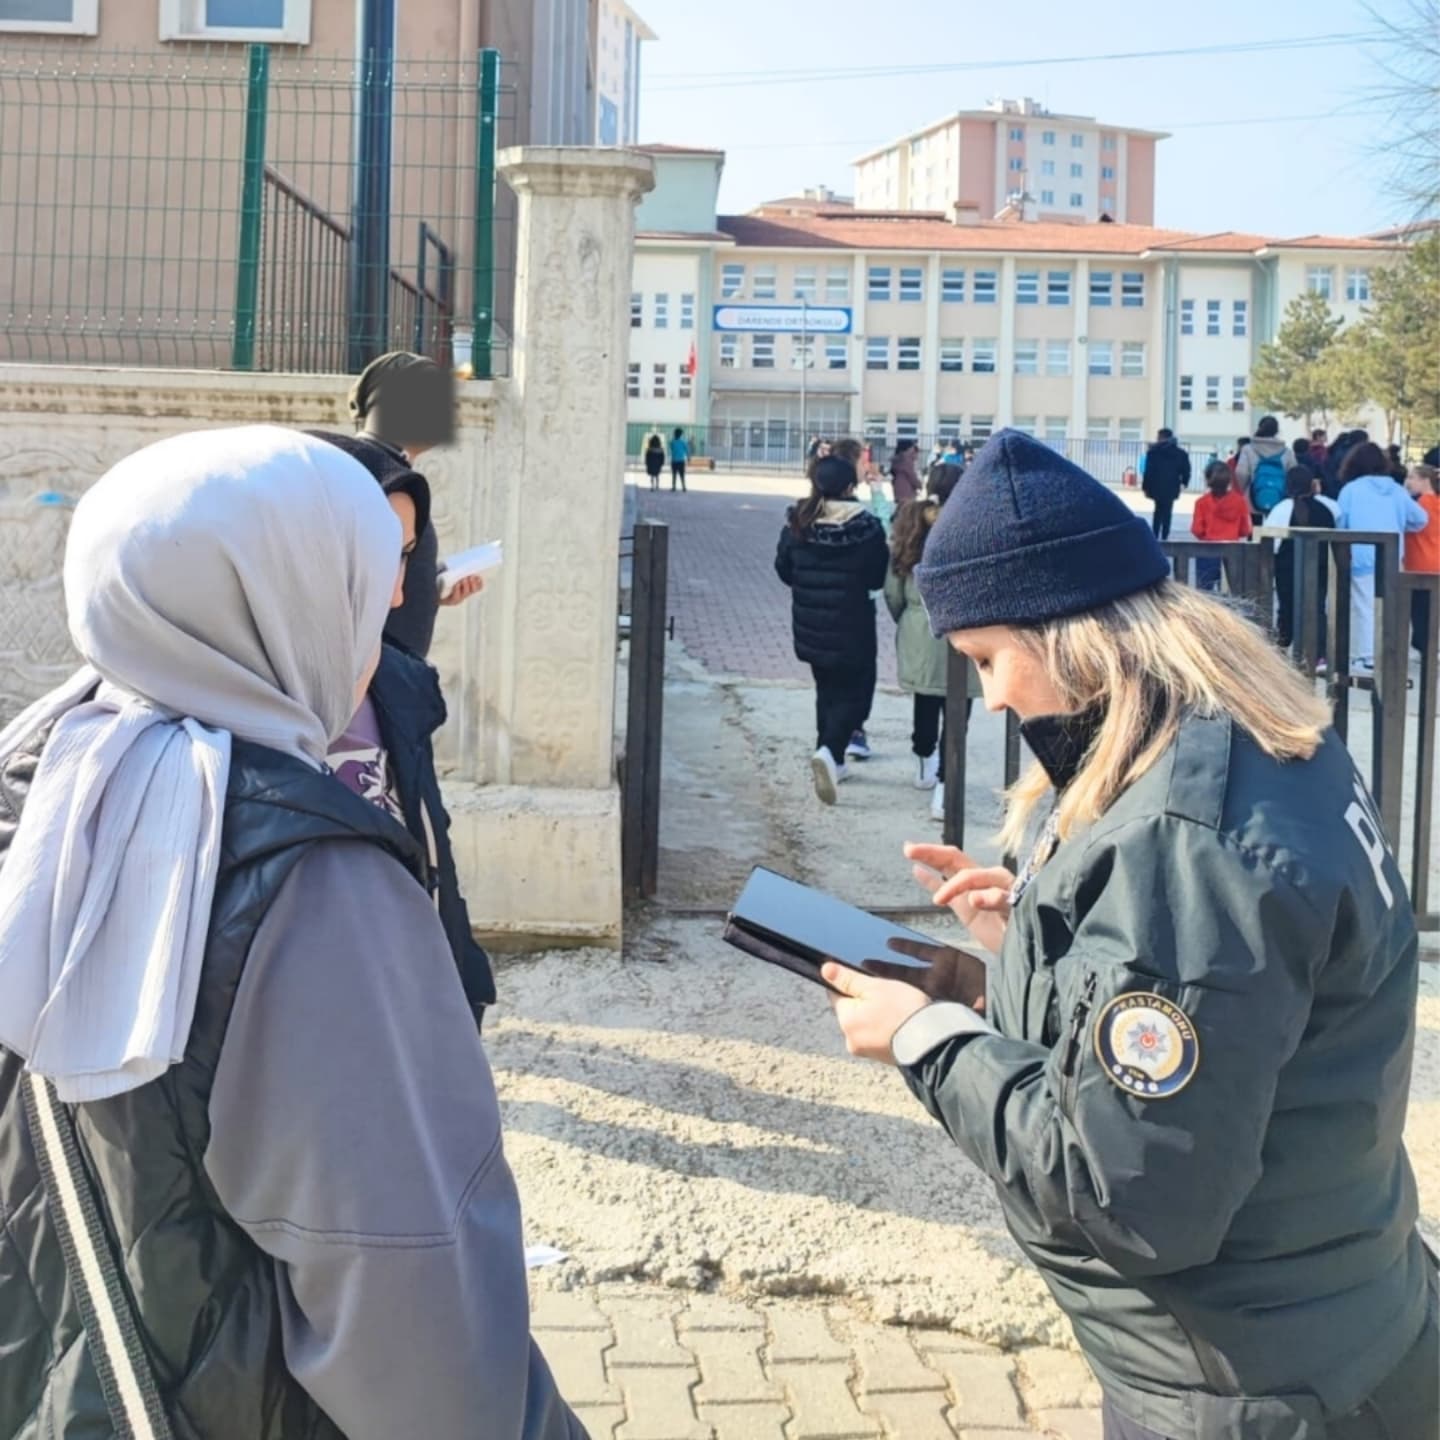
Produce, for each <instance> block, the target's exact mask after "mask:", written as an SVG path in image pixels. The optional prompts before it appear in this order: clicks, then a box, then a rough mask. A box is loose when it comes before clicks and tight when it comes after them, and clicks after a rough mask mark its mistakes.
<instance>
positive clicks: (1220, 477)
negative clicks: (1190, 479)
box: [1190, 460, 1254, 590]
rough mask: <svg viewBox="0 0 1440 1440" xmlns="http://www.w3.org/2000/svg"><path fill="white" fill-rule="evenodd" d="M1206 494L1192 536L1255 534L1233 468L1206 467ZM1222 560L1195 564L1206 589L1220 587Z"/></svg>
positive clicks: (1228, 538) (1223, 465) (1217, 464)
mask: <svg viewBox="0 0 1440 1440" xmlns="http://www.w3.org/2000/svg"><path fill="white" fill-rule="evenodd" d="M1205 487H1206V493H1205V494H1204V495H1202V496H1201V497H1200V498H1199V500H1197V501H1196V502H1195V514H1194V516H1193V518H1192V519H1191V521H1190V533H1191V534H1192V535H1194V537H1195V538H1196V539H1197V540H1208V541H1211V542H1215V541H1232V540H1248V539H1249V538H1250V536H1251V535H1252V534H1253V533H1254V525H1253V524H1252V522H1251V519H1250V506H1249V505H1248V504H1247V503H1246V501H1245V498H1244V496H1242V495H1239V494H1237V493H1236V491H1235V488H1234V482H1233V481H1232V480H1231V479H1230V467H1229V466H1228V465H1227V464H1226V463H1225V462H1224V461H1223V460H1212V461H1211V462H1210V463H1209V464H1208V465H1207V466H1206V467H1205ZM1221 563H1222V562H1221V561H1219V560H1212V559H1200V560H1197V561H1196V562H1195V583H1196V584H1197V585H1198V586H1199V587H1200V588H1201V589H1202V590H1218V589H1219V588H1220V568H1221Z"/></svg>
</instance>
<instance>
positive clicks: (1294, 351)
mask: <svg viewBox="0 0 1440 1440" xmlns="http://www.w3.org/2000/svg"><path fill="white" fill-rule="evenodd" d="M1344 323H1345V322H1344V321H1343V320H1342V319H1341V318H1340V317H1339V316H1338V315H1335V314H1332V313H1331V310H1330V306H1329V305H1328V304H1327V303H1326V301H1325V298H1324V296H1322V295H1308V294H1307V295H1297V296H1296V297H1295V299H1293V300H1292V301H1291V302H1290V303H1289V305H1287V306H1286V307H1285V319H1284V320H1283V321H1282V322H1281V325H1280V328H1279V330H1278V331H1277V332H1276V334H1275V338H1274V340H1272V341H1271V342H1270V343H1269V344H1268V345H1262V346H1261V347H1260V354H1259V357H1258V358H1257V359H1256V361H1255V368H1254V370H1252V371H1251V373H1250V399H1251V401H1252V402H1253V403H1254V404H1255V405H1256V406H1258V407H1259V408H1260V409H1261V410H1270V411H1275V412H1277V413H1278V414H1281V415H1286V416H1288V417H1289V418H1290V419H1291V420H1300V419H1303V420H1304V421H1305V428H1306V429H1307V430H1308V429H1309V428H1310V427H1311V426H1312V425H1313V424H1314V423H1315V421H1316V419H1317V417H1318V418H1319V419H1320V420H1321V421H1322V422H1323V423H1325V424H1327V425H1328V424H1329V415H1330V411H1331V410H1334V409H1338V408H1339V404H1338V403H1337V402H1339V401H1341V400H1342V399H1343V398H1346V397H1343V396H1341V395H1339V394H1338V393H1336V391H1335V388H1334V387H1335V383H1336V378H1337V377H1336V376H1335V375H1334V374H1333V373H1331V367H1327V365H1326V364H1325V360H1326V357H1327V355H1328V353H1329V351H1330V349H1331V347H1332V346H1333V345H1334V344H1335V337H1336V336H1337V335H1338V334H1339V333H1340V327H1341V326H1342V325H1343V324H1344Z"/></svg>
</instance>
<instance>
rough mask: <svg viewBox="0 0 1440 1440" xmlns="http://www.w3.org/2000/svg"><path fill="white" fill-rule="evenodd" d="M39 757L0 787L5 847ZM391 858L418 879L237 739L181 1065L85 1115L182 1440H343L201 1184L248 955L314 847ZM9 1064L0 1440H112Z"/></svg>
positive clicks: (297, 765) (271, 1302)
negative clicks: (338, 846)
mask: <svg viewBox="0 0 1440 1440" xmlns="http://www.w3.org/2000/svg"><path fill="white" fill-rule="evenodd" d="M37 757H38V749H37V750H36V751H35V752H34V753H31V754H29V755H17V756H15V757H14V758H13V759H12V761H11V763H10V765H9V766H8V767H7V770H6V773H5V775H4V776H3V777H0V854H3V853H4V852H5V851H8V848H9V844H10V839H11V837H12V836H13V834H14V831H15V827H16V823H17V821H18V818H19V810H20V806H21V804H22V803H23V800H24V795H25V792H26V791H27V790H28V787H29V782H30V779H31V778H32V777H33V774H34V767H35V762H36V759H37ZM326 840H349V841H354V842H356V843H358V844H372V845H379V846H380V847H381V848H383V849H386V850H388V851H389V852H390V853H391V854H393V855H394V856H395V858H396V860H397V862H399V863H401V864H403V865H404V866H405V867H406V868H407V869H408V870H409V871H410V872H411V873H412V874H414V875H415V877H416V878H417V880H418V879H420V878H421V877H422V876H423V874H424V861H423V857H422V856H421V855H420V853H419V851H418V849H417V848H416V846H415V845H414V842H413V841H412V840H411V839H410V837H409V836H408V835H407V834H406V833H405V831H404V829H403V828H402V827H401V826H399V825H398V824H396V823H395V822H394V821H393V820H392V819H390V817H389V816H388V815H386V814H385V813H384V812H383V811H382V810H380V809H379V808H378V807H376V806H374V805H370V804H367V803H366V802H365V801H363V800H361V799H360V798H359V797H358V796H356V795H354V794H352V793H351V792H350V791H349V790H347V789H346V788H345V787H344V786H342V785H340V784H338V783H337V782H336V781H335V780H333V779H331V778H329V777H328V776H325V775H321V774H319V773H317V772H315V771H312V770H310V769H308V768H307V767H306V766H305V765H303V764H302V763H301V762H299V761H298V760H293V759H290V758H289V757H287V756H284V755H280V754H277V753H276V752H274V751H271V750H266V749H262V748H260V747H259V746H255V745H249V744H245V743H242V742H240V741H236V742H235V746H234V752H233V756H232V760H231V769H230V783H229V790H228V796H227V801H226V809H225V826H224V833H223V838H222V853H221V862H220V875H219V880H218V884H217V887H216V892H215V903H214V908H213V910H212V912H211V928H210V942H209V946H208V948H207V950H206V954H205V966H204V972H203V975H202V978H201V984H200V992H199V997H198V1000H197V1002H196V1008H195V1018H194V1023H193V1026H192V1028H191V1032H190V1040H189V1044H188V1046H187V1048H186V1052H185V1058H184V1060H183V1061H182V1062H181V1063H180V1064H179V1065H176V1066H174V1067H173V1068H172V1069H171V1070H170V1071H169V1072H168V1073H167V1074H165V1075H164V1076H163V1077H162V1078H161V1079H159V1080H156V1081H153V1082H151V1083H150V1084H148V1085H144V1086H142V1087H140V1088H139V1089H138V1090H132V1091H131V1092H129V1093H128V1094H125V1095H119V1096H116V1097H114V1098H113V1099H110V1100H104V1101H99V1102H95V1103H91V1104H85V1105H80V1106H78V1107H76V1108H75V1111H74V1114H75V1121H76V1131H77V1134H78V1138H79V1142H80V1146H81V1149H82V1152H83V1154H84V1157H85V1161H86V1164H87V1167H88V1169H89V1171H90V1175H91V1178H92V1181H93V1185H94V1189H95V1191H96V1194H97V1197H98V1202H99V1206H100V1210H101V1214H102V1217H103V1219H104V1223H105V1228H106V1230H107V1232H108V1234H109V1236H110V1240H111V1247H112V1251H113V1254H114V1256H115V1260H116V1263H117V1265H118V1267H119V1270H120V1274H121V1277H122V1279H123V1280H124V1282H125V1284H126V1286H127V1288H128V1291H129V1294H130V1298H131V1303H132V1308H133V1310H134V1312H135V1315H136V1317H137V1320H138V1323H139V1327H140V1331H141V1334H142V1336H143V1338H144V1340H145V1342H146V1345H147V1348H148V1350H149V1354H150V1363H151V1368H152V1370H153V1372H154V1375H155V1379H156V1382H157V1384H158V1386H159V1389H160V1392H161V1394H162V1396H163V1398H164V1400H165V1402H166V1408H167V1410H168V1412H169V1416H170V1423H171V1426H172V1428H173V1430H174V1432H175V1435H176V1437H177V1440H343V1437H342V1436H341V1434H340V1432H339V1431H338V1430H337V1429H336V1427H335V1426H334V1425H333V1424H332V1423H331V1422H330V1420H329V1418H328V1417H327V1416H326V1415H325V1414H324V1413H323V1412H322V1411H321V1410H320V1409H319V1407H318V1406H317V1405H316V1404H315V1403H314V1402H313V1401H312V1400H311V1399H310V1397H309V1396H308V1395H307V1394H306V1392H305V1391H304V1390H303V1389H302V1388H301V1387H300V1385H299V1384H297V1383H296V1382H295V1380H294V1379H293V1378H292V1377H291V1375H290V1372H289V1371H288V1369H287V1368H286V1365H285V1359H284V1355H283V1352H282V1349H281V1335H280V1315H279V1309H278V1307H277V1303H276V1293H275V1285H276V1281H275V1268H274V1262H273V1261H272V1260H270V1258H269V1257H268V1256H266V1255H265V1254H264V1253H263V1252H262V1251H260V1250H259V1249H258V1248H257V1247H256V1246H255V1245H254V1244H253V1243H252V1242H251V1241H250V1239H249V1238H248V1237H247V1236H246V1235H245V1234H244V1233H243V1232H242V1231H241V1230H240V1228H239V1227H238V1226H237V1225H235V1224H234V1222H233V1221H232V1220H231V1219H230V1217H229V1216H228V1215H227V1214H226V1213H225V1211H224V1209H223V1208H222V1207H221V1205H220V1202H219V1200H218V1198H217V1197H216V1195H215V1192H214V1190H213V1188H212V1187H211V1185H210V1182H209V1180H208V1178H207V1176H206V1173H205V1167H204V1156H205V1149H206V1146H207V1144H208V1142H209V1138H210V1122H209V1099H210V1090H211V1086H212V1084H213V1082H214V1078H215V1068H216V1065H217V1063H218V1061H219V1058H220V1049H221V1045H222V1044H223V1042H224V1039H225V1031H226V1028H227V1026H228V1024H229V1020H230V1012H231V1007H232V1005H233V1003H234V1000H235V994H236V990H237V988H238V987H239V984H240V978H241V975H242V974H243V972H244V969H245V961H246V958H247V956H248V954H249V951H250V945H251V941H252V940H253V938H254V935H255V932H256V930H257V929H258V927H259V925H260V922H261V921H262V920H263V919H264V917H265V914H266V912H267V911H268V909H269V908H270V904H271V902H272V901H273V900H274V898H275V896H276V894H277V893H278V891H279V889H280V887H281V885H282V884H283V883H284V881H285V878H286V876H288V875H289V873H290V872H291V870H292V869H293V868H294V866H295V865H296V863H297V862H298V861H299V860H300V859H301V858H302V857H303V856H304V854H305V853H306V851H307V850H308V849H309V847H310V846H311V845H314V844H315V843H317V842H319V841H326ZM22 1074H23V1066H22V1063H21V1061H20V1060H19V1059H18V1057H16V1056H14V1055H12V1054H10V1053H9V1052H7V1051H5V1050H0V1437H3V1440H113V1437H114V1436H115V1433H116V1432H115V1430H114V1427H113V1426H112V1425H111V1422H110V1417H109V1414H108V1413H107V1411H106V1408H105V1400H104V1396H103V1392H102V1390H101V1386H100V1380H99V1378H98V1376H97V1374H96V1371H95V1366H94V1362H93V1359H92V1357H91V1355H90V1352H89V1348H88V1346H87V1344H86V1341H85V1336H84V1332H83V1329H82V1326H81V1322H80V1316H79V1313H78V1311H77V1309H76V1305H75V1299H74V1296H73V1294H72V1293H71V1289H70V1286H69V1285H68V1283H67V1282H66V1277H65V1262H64V1259H63V1258H62V1255H61V1251H60V1244H59V1240H58V1237H57V1234H56V1230H55V1226H54V1224H53V1223H52V1221H51V1218H50V1215H49V1212H48V1209H47V1206H46V1201H45V1195H44V1191H43V1187H42V1185H41V1181H40V1174H39V1169H38V1167H37V1164H36V1160H35V1155H34V1151H33V1147H32V1145H31V1138H30V1132H29V1127H28V1125H27V1123H26V1118H25V1111H24V1107H23V1105H22V1103H21V1099H22V1096H21V1091H22V1085H21V1079H22Z"/></svg>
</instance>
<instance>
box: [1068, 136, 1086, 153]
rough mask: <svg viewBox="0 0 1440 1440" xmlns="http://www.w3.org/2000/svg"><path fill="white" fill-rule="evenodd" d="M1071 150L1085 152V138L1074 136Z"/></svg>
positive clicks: (1071, 141) (1071, 140)
mask: <svg viewBox="0 0 1440 1440" xmlns="http://www.w3.org/2000/svg"><path fill="white" fill-rule="evenodd" d="M1070 148H1071V149H1072V150H1083V149H1084V148H1085V137H1084V136H1083V135H1072V136H1071V137H1070Z"/></svg>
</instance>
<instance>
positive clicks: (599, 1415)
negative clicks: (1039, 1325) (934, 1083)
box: [531, 1281, 1101, 1440]
mask: <svg viewBox="0 0 1440 1440" xmlns="http://www.w3.org/2000/svg"><path fill="white" fill-rule="evenodd" d="M543 1284H544V1282H543V1281H537V1282H536V1287H535V1290H534V1294H533V1314H532V1317H531V1324H532V1327H533V1329H534V1333H535V1338H536V1340H537V1341H538V1342H539V1345H540V1347H541V1349H542V1350H543V1351H544V1352H545V1355H546V1358H547V1359H548V1360H549V1362H550V1365H551V1368H552V1369H553V1370H554V1372H555V1376H556V1379H557V1381H558V1382H559V1385H560V1389H561V1392H562V1393H563V1394H564V1395H565V1397H566V1399H568V1400H569V1402H570V1404H571V1405H572V1406H573V1407H574V1409H575V1412H576V1414H577V1415H578V1416H579V1417H580V1419H581V1421H582V1422H583V1423H584V1425H585V1427H586V1429H587V1430H588V1431H589V1432H590V1435H591V1436H592V1437H593V1440H882V1437H896V1440H957V1437H958V1440H1007V1437H1020V1436H1034V1435H1048V1436H1051V1437H1054V1440H1100V1434H1101V1425H1100V1416H1099V1410H1098V1408H1097V1407H1098V1405H1099V1401H1100V1393H1099V1389H1098V1387H1097V1386H1096V1384H1095V1382H1094V1379H1093V1377H1092V1376H1091V1374H1090V1371H1089V1369H1088V1368H1087V1366H1086V1365H1085V1362H1084V1361H1083V1360H1082V1359H1081V1358H1080V1357H1079V1356H1078V1355H1075V1354H1071V1353H1069V1352H1066V1351H1060V1350H1045V1349H1028V1350H1021V1351H1019V1352H1018V1353H1015V1354H1005V1353H1002V1352H1001V1351H999V1350H995V1349H992V1348H991V1347H989V1346H985V1345H981V1344H978V1343H977V1342H975V1341H972V1340H967V1339H965V1338H964V1337H963V1336H959V1335H952V1334H948V1333H946V1332H943V1331H931V1330H903V1329H900V1328H896V1327H889V1326H883V1325H876V1324H872V1323H870V1322H868V1321H866V1320H863V1319H861V1318H860V1317H859V1316H857V1315H856V1314H854V1313H853V1312H851V1311H849V1310H847V1309H844V1308H842V1307H839V1306H835V1305H826V1304H824V1303H823V1302H816V1301H810V1300H804V1299H789V1298H787V1299H776V1300H766V1301H760V1302H753V1303H742V1302H740V1301H737V1300H733V1299H730V1298H727V1297H723V1296H718V1295H705V1294H692V1293H688V1292H683V1291H675V1290H666V1289H662V1288H660V1287H656V1286H650V1285H641V1284H633V1283H631V1284H624V1283H617V1284H607V1285H601V1286H599V1287H597V1288H595V1289H590V1290H580V1291H554V1290H548V1289H545V1288H543Z"/></svg>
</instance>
